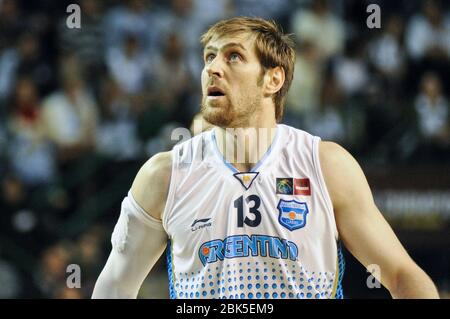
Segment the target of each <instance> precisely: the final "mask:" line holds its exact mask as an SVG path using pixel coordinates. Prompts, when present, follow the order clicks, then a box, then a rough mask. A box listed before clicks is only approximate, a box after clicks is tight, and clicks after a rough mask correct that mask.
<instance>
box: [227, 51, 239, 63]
mask: <svg viewBox="0 0 450 319" xmlns="http://www.w3.org/2000/svg"><path fill="white" fill-rule="evenodd" d="M228 59H229V60H230V62H236V61H240V60H242V58H241V55H240V54H239V53H236V52H233V53H231V54H230V56H229V57H228Z"/></svg>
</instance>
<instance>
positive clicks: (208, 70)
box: [201, 33, 263, 127]
mask: <svg viewBox="0 0 450 319" xmlns="http://www.w3.org/2000/svg"><path fill="white" fill-rule="evenodd" d="M203 58H204V63H205V66H204V68H203V71H202V94H203V97H202V105H201V110H202V114H203V117H204V118H205V120H206V121H208V122H210V123H212V124H214V125H217V126H220V127H247V126H249V120H250V118H251V117H252V116H254V115H255V112H256V111H257V110H258V109H259V108H260V107H261V101H262V97H263V92H262V82H263V77H262V66H261V64H260V62H259V60H258V57H257V56H256V52H255V47H254V39H253V37H250V36H249V35H248V34H245V33H243V34H239V35H235V36H223V37H220V38H212V39H211V41H209V42H208V43H207V44H206V46H205V50H204V55H203Z"/></svg>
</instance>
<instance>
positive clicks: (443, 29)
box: [405, 0, 450, 94]
mask: <svg viewBox="0 0 450 319" xmlns="http://www.w3.org/2000/svg"><path fill="white" fill-rule="evenodd" d="M405 42H406V49H407V52H408V54H409V56H410V57H411V60H412V63H411V65H410V68H409V74H408V77H407V79H406V80H407V85H408V86H409V87H410V88H415V87H417V86H418V85H420V84H419V83H418V81H419V79H420V77H421V76H422V75H423V74H425V72H427V71H429V70H432V71H434V72H436V73H437V74H439V77H440V78H441V79H442V81H443V82H442V83H443V85H444V87H445V90H446V91H448V90H450V13H449V12H446V11H445V10H443V8H442V6H441V5H440V3H439V2H437V1H435V0H427V1H425V2H424V3H423V8H422V12H421V13H419V14H417V15H415V16H413V17H412V18H411V19H410V22H409V24H408V25H407V28H406V34H405ZM410 92H411V94H415V92H414V91H413V90H410Z"/></svg>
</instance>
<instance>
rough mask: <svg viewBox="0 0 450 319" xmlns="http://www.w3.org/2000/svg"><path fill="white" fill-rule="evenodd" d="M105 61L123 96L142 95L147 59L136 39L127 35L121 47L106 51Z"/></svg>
mask: <svg viewBox="0 0 450 319" xmlns="http://www.w3.org/2000/svg"><path fill="white" fill-rule="evenodd" d="M106 61H107V62H106V63H107V66H108V70H109V72H110V74H111V76H112V77H113V79H114V81H116V82H117V83H118V84H119V86H120V89H121V90H122V91H123V92H124V93H125V94H130V95H138V94H140V93H142V90H143V88H144V85H145V82H144V79H145V75H146V73H147V72H148V71H147V69H148V67H149V58H148V56H147V54H146V52H145V51H143V50H142V46H141V43H140V42H139V38H138V37H136V36H135V35H134V34H132V33H130V34H128V35H127V36H126V37H125V40H124V42H123V46H122V47H120V48H111V49H110V50H109V51H108V55H107V58H106Z"/></svg>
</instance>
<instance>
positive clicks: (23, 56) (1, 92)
mask: <svg viewBox="0 0 450 319" xmlns="http://www.w3.org/2000/svg"><path fill="white" fill-rule="evenodd" d="M21 75H27V76H28V77H30V78H31V80H32V81H33V82H34V83H35V84H36V85H37V86H38V90H39V91H45V90H46V89H48V88H49V86H50V84H51V80H52V69H51V67H50V65H49V63H47V61H46V60H45V58H44V57H43V56H42V54H41V48H40V44H39V39H38V37H37V35H35V34H33V33H30V32H23V33H22V34H20V36H19V38H18V41H17V46H16V47H12V48H11V49H8V50H6V51H4V52H3V54H2V55H1V56H0V99H1V98H2V97H3V98H8V97H10V94H12V92H13V90H14V86H15V82H16V79H17V77H18V76H21Z"/></svg>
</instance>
